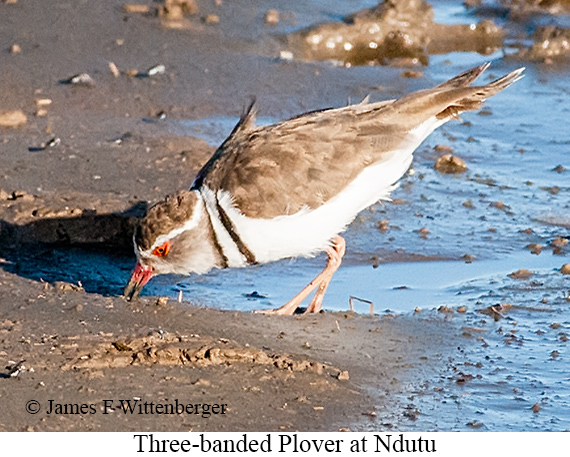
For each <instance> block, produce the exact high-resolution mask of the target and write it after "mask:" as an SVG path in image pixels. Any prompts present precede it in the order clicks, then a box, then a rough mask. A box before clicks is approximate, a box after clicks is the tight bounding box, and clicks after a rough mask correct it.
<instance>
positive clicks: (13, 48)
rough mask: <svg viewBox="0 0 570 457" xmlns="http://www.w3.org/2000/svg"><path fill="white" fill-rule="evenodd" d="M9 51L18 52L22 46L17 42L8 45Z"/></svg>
mask: <svg viewBox="0 0 570 457" xmlns="http://www.w3.org/2000/svg"><path fill="white" fill-rule="evenodd" d="M10 52H11V53H12V54H20V53H21V52H22V48H21V47H20V45H19V44H16V43H14V44H13V45H12V46H10Z"/></svg>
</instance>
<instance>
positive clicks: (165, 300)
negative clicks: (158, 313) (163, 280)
mask: <svg viewBox="0 0 570 457" xmlns="http://www.w3.org/2000/svg"><path fill="white" fill-rule="evenodd" d="M167 303H168V297H158V299H157V300H156V306H166V304H167Z"/></svg>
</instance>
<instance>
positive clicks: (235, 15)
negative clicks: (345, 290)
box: [0, 0, 563, 431]
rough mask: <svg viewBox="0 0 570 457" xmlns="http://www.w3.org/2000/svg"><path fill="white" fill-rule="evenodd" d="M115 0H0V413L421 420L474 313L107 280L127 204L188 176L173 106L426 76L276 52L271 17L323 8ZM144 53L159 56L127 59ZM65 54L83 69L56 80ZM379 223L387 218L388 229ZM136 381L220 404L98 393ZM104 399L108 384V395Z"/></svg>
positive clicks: (306, 105)
mask: <svg viewBox="0 0 570 457" xmlns="http://www.w3.org/2000/svg"><path fill="white" fill-rule="evenodd" d="M123 3H124V2H122V1H113V2H106V3H105V4H99V3H95V4H94V3H93V2H82V3H81V5H80V6H79V5H77V2H71V1H66V0H56V1H54V2H52V5H51V7H50V8H49V9H48V8H45V7H43V6H42V5H41V2H40V1H39V0H36V1H27V2H24V1H19V2H16V3H15V4H6V3H0V17H2V18H3V19H2V21H3V26H2V28H1V29H0V37H1V38H2V39H1V40H0V41H1V42H2V43H7V44H8V48H6V49H2V50H0V67H1V68H2V78H1V79H0V93H1V94H2V95H1V96H0V110H2V111H6V110H22V111H23V113H24V114H25V115H26V118H27V120H26V122H25V124H24V125H21V126H19V127H15V128H4V127H2V128H0V161H1V165H0V189H2V191H0V229H1V232H0V237H1V238H0V240H1V245H0V246H1V248H0V249H1V250H0V262H1V263H0V267H1V268H0V340H1V343H0V361H1V362H2V371H0V405H2V408H3V410H4V411H7V412H8V414H5V415H4V417H3V418H2V419H0V430H2V431H26V430H34V431H52V430H54V431H55V430H62V431H63V430H106V431H112V430H139V431H140V430H176V431H187V430H205V431H223V430H227V431H241V430H257V431H259V430H264V431H279V430H325V431H328V430H339V429H343V430H346V429H349V430H389V429H393V428H396V429H402V430H405V429H413V428H414V424H415V423H416V422H418V417H421V416H422V415H424V416H427V417H429V420H427V421H426V422H422V421H421V420H420V421H419V422H421V423H422V424H423V425H422V426H421V427H425V428H429V429H430V430H437V429H439V425H438V419H437V417H430V411H432V410H434V409H435V406H434V405H439V404H442V403H445V402H448V403H449V404H451V403H452V399H453V398H454V397H456V391H455V390H454V389H456V388H457V386H460V387H459V388H462V386H463V385H469V381H470V380H471V379H472V378H469V376H472V375H469V376H467V375H466V373H467V372H470V370H471V368H465V367H470V366H471V365H469V363H471V362H470V361H471V360H474V356H473V357H472V356H466V355H465V354H466V351H467V353H469V351H471V354H473V353H475V354H478V355H479V354H480V352H479V348H480V347H481V346H482V344H483V343H484V341H483V342H482V341H481V333H485V332H489V333H492V334H494V333H495V331H496V329H495V328H494V327H492V325H493V323H492V322H493V321H492V319H488V321H484V322H482V320H481V317H480V316H479V315H474V314H467V315H465V314H463V313H458V312H457V310H456V309H453V307H450V308H448V309H442V310H441V311H425V310H424V311H423V312H421V313H415V314H411V313H404V314H400V313H398V314H393V313H391V312H384V309H386V308H392V306H391V304H390V303H383V304H382V305H381V309H379V310H376V312H377V313H378V312H379V313H380V315H378V314H377V315H375V316H367V315H366V314H362V315H359V314H353V313H349V312H341V311H339V312H326V313H324V314H320V315H317V316H309V317H306V316H294V317H290V318H289V317H287V318H279V317H270V316H261V315H255V314H251V313H249V312H239V311H227V310H226V311H223V310H218V309H213V308H209V307H201V306H199V305H200V304H201V300H200V297H194V296H191V294H185V295H184V299H185V300H187V301H185V302H184V303H178V302H177V301H176V300H174V299H172V298H171V299H169V300H168V301H167V302H166V304H164V303H163V302H160V303H157V298H156V297H151V296H147V297H142V298H141V300H140V301H139V302H137V303H134V304H132V303H128V302H126V301H125V300H124V299H123V298H122V297H121V296H120V294H121V291H122V287H123V286H124V284H125V282H126V281H127V279H128V276H129V273H130V269H131V268H132V265H133V262H134V257H133V255H132V246H131V241H130V233H131V230H132V226H133V224H134V223H136V218H137V217H138V216H140V215H141V214H143V213H144V211H145V209H146V207H147V205H148V204H150V203H152V202H154V201H156V200H157V199H159V198H161V197H163V196H164V195H165V194H166V193H169V192H173V191H175V190H177V189H181V188H186V187H188V186H189V184H190V183H191V182H192V179H193V177H194V174H195V173H196V171H197V170H198V169H199V168H200V166H201V165H202V164H203V163H204V161H205V160H207V158H208V157H209V156H210V155H211V154H212V152H213V151H214V149H215V146H214V145H213V144H212V143H211V142H208V141H204V139H202V138H199V136H200V135H196V136H195V137H192V136H181V135H180V130H178V129H177V128H176V126H177V125H178V124H180V123H183V122H186V121H188V120H190V121H192V120H199V119H203V118H216V117H219V116H233V117H237V116H239V114H240V112H241V110H242V108H243V107H244V106H245V105H246V104H247V103H248V102H249V100H250V99H251V97H252V96H255V97H256V98H257V100H258V107H259V111H260V116H266V117H270V118H272V119H283V118H286V117H289V116H293V115H296V114H299V113H302V112H304V111H307V110H313V109H318V108H324V107H329V106H341V105H343V104H345V103H346V101H347V99H351V100H357V99H362V98H364V97H365V96H366V95H368V94H369V93H372V95H373V97H375V98H376V99H382V98H393V97H397V96H401V95H403V94H404V93H408V92H410V91H412V90H416V89H419V88H422V87H427V86H429V85H432V82H433V81H430V80H427V78H422V77H421V76H422V73H421V72H422V69H423V68H424V67H417V66H415V64H414V66H413V69H414V70H413V72H412V73H409V72H408V73H405V71H404V70H403V69H402V67H398V66H387V67H369V66H362V67H352V68H343V67H339V66H333V65H330V64H328V63H322V62H309V61H300V60H292V61H290V60H288V59H287V58H285V59H283V58H279V56H280V55H281V57H287V55H285V56H283V55H282V54H280V53H281V51H283V50H285V51H287V50H288V48H287V47H286V45H285V44H284V43H285V42H284V41H283V39H281V38H279V36H280V35H283V34H286V33H288V32H290V31H291V29H295V28H302V27H304V24H303V21H309V23H308V24H307V26H308V25H310V24H311V22H310V21H311V20H315V21H322V22H324V21H325V20H327V19H330V17H329V16H330V15H327V14H324V13H323V12H315V13H314V16H313V17H311V19H310V20H309V19H307V16H303V14H302V13H303V11H298V12H296V14H291V13H295V12H281V13H282V14H281V15H280V21H279V23H278V24H277V25H271V24H267V23H266V19H265V17H266V16H265V14H266V11H267V10H269V9H271V8H275V7H278V6H279V4H278V2H262V1H258V2H241V1H233V0H232V1H227V2H223V3H222V5H220V6H216V5H214V3H213V2H212V3H207V2H197V5H198V13H197V14H195V15H189V16H186V17H185V19H184V21H183V22H181V23H180V24H179V25H176V24H174V25H173V24H166V26H165V24H164V23H163V22H161V21H162V20H161V19H160V18H159V17H156V16H154V15H152V14H148V15H145V14H139V13H126V12H124V11H123V9H122V8H121V7H122V4H123ZM361 3H362V4H361V5H360V4H359V7H360V6H361V7H362V8H367V7H371V6H373V2H372V4H370V3H371V2H361ZM148 4H149V5H150V6H151V7H155V6H156V4H154V3H150V2H148ZM300 8H302V7H300ZM331 8H332V7H331ZM335 8H341V7H338V6H337V7H335ZM350 12H351V11H341V10H335V14H338V15H339V16H343V15H346V14H348V13H350ZM283 13H286V14H283ZM212 14H215V15H217V16H218V17H219V20H220V22H219V23H216V22H215V20H214V19H213V17H212V16H208V15H212ZM208 17H209V19H208V20H207V19H206V18H208ZM236 37H237V38H236ZM14 45H17V46H18V47H14ZM109 62H113V63H114V64H115V66H116V67H117V68H118V70H119V72H120V74H119V75H118V76H115V75H114V74H113V71H112V70H111V68H110V67H109ZM399 63H402V62H399ZM408 63H409V62H408ZM159 64H161V65H164V67H165V71H164V73H161V72H160V71H158V74H154V75H150V76H149V75H148V74H147V73H146V72H148V70H149V69H153V68H154V69H155V71H156V69H157V68H158V67H156V66H157V65H159ZM405 64H406V65H407V63H405ZM405 68H408V67H405ZM83 72H85V73H87V74H89V75H90V77H91V78H92V79H93V81H94V82H93V84H83V85H74V84H62V83H61V82H62V81H65V80H67V79H69V78H71V77H72V76H74V75H78V74H81V73H83ZM414 72H415V73H414ZM150 73H153V72H152V71H151V72H150ZM402 75H403V76H404V77H402ZM412 75H415V76H420V77H419V78H416V77H410V76H412ZM45 99H49V100H51V102H50V103H47V102H42V101H40V100H45ZM40 110H44V111H43V112H42V111H40ZM165 116H166V119H164V117H165ZM178 121H179V122H178ZM485 121H488V119H485V118H484V117H482V118H480V119H477V122H479V123H483V122H485ZM430 154H431V152H425V151H424V153H422V154H420V160H422V161H425V160H427V159H430V160H431V157H430ZM468 166H470V167H471V166H472V164H471V163H469V164H468ZM489 187H491V186H489ZM407 189H409V188H407V187H405V186H404V193H403V194H402V195H401V196H406V195H407V194H406V192H407ZM411 197H414V198H415V197H418V198H415V201H417V202H418V201H421V198H419V196H417V195H416V196H413V195H412V196H411ZM552 198H554V196H553V197H552ZM461 201H463V200H461ZM396 203H402V202H398V201H397V202H396ZM458 204H459V203H458ZM392 208H395V209H394V214H391V216H390V217H393V218H394V219H395V218H396V217H397V215H398V214H400V213H402V212H406V211H407V212H409V211H410V207H409V206H406V204H405V203H404V205H400V206H398V205H393V206H392ZM415 208H416V207H413V208H412V210H414V211H415ZM485 211H486V210H485ZM480 212H484V210H482V209H480V210H479V212H477V213H476V214H477V215H478V216H479V215H480ZM416 213H417V212H416ZM500 214H503V212H502V213H500ZM417 219H418V221H419V218H417ZM359 223H360V224H362V219H359V220H357V221H356V223H355V224H359ZM392 223H393V222H392ZM418 223H419V222H418ZM508 223H509V222H508V221H507V222H505V224H508ZM499 227H500V226H499ZM557 227H558V228H557V230H558V231H560V228H559V227H561V225H560V224H559V225H558V226H557ZM419 228H421V227H416V226H414V228H413V229H414V230H416V229H419ZM433 230H434V228H432V231H433ZM349 233H351V232H350V231H349ZM352 233H356V234H358V225H357V226H356V228H355V229H354V230H353V231H352ZM388 234H389V235H390V236H395V237H396V241H398V238H401V237H403V236H405V234H404V235H399V233H398V232H397V230H396V229H394V227H391V228H390V230H389V233H388ZM352 236H353V237H354V238H355V239H354V240H353V241H354V245H355V246H356V248H355V249H354V254H352V257H351V256H350V255H349V256H348V259H347V262H348V264H350V263H351V262H352V263H356V264H362V263H374V262H377V261H378V258H377V257H378V255H379V254H378V252H377V251H373V252H370V250H369V249H367V246H368V244H370V243H372V244H373V242H372V241H370V240H369V239H368V238H366V239H364V241H363V239H362V237H361V238H358V237H357V236H355V235H352ZM408 236H409V234H408ZM416 236H417V237H418V238H419V236H418V235H417V234H416ZM544 236H545V238H547V239H550V238H554V236H553V233H548V234H547V235H544ZM348 237H349V240H350V237H351V235H350V234H349V235H348ZM431 237H432V238H436V237H435V236H434V235H431ZM521 238H522V235H517V237H515V240H516V241H517V242H519V241H520V239H521ZM436 239H437V238H436ZM525 239H526V238H525ZM382 240H383V241H382V243H383V248H382V250H381V257H382V261H401V260H410V259H417V258H422V259H426V260H433V259H440V258H445V259H447V258H455V259H457V258H459V257H460V256H459V255H457V250H453V249H452V250H449V251H446V250H443V252H444V254H443V255H440V256H438V254H437V252H434V251H437V248H438V244H437V243H436V245H435V247H434V246H433V245H432V247H431V250H430V247H429V246H427V247H426V250H423V249H422V248H423V247H424V246H423V244H420V246H419V247H418V249H416V250H415V251H411V252H410V251H404V252H400V251H398V250H392V251H390V247H386V245H387V244H389V242H388V241H387V238H383V239H382ZM390 243H391V242H390ZM420 243H422V241H420ZM426 244H427V243H426ZM442 244H443V243H442ZM483 251H484V250H483ZM461 254H464V252H461ZM372 257H375V258H376V260H374V259H373V258H372ZM560 263H561V264H562V263H563V262H562V259H561V262H560ZM293 293H294V291H293V292H292V294H293ZM224 297H225V298H223V300H227V297H226V296H224ZM490 300H492V299H490ZM485 304H487V303H486V302H485ZM216 305H217V306H219V307H220V308H222V309H224V308H225V309H232V308H233V304H232V303H217V304H216ZM347 305H348V304H346V306H347ZM325 306H327V305H326V304H325ZM343 306H344V304H343V303H335V304H334V306H333V307H332V308H333V309H342V308H343ZM329 309H330V308H329ZM450 311H455V312H450ZM559 332H560V331H559ZM474 348H477V349H474ZM481 357H484V355H482V356H481ZM458 361H460V362H458ZM473 363H475V362H473ZM460 364H461V365H462V366H463V367H460V366H459V365H460ZM475 379H476V378H475ZM450 386H451V387H450ZM446 391H447V392H448V393H447V394H446ZM427 392H430V395H425V394H426V393H427ZM139 398H140V399H141V400H140V401H148V402H151V401H152V402H155V403H168V402H173V401H174V400H175V399H177V400H179V401H180V402H182V403H188V404H190V403H192V404H196V403H200V404H204V403H206V404H227V411H226V414H214V415H212V416H210V417H207V418H204V417H201V416H199V415H195V414H192V415H190V414H182V415H157V414H154V415H150V414H149V415H130V414H124V413H122V412H121V410H120V409H119V408H118V407H117V403H116V402H117V401H119V400H121V399H123V400H128V399H131V400H133V401H135V400H136V399H139ZM30 400H37V401H38V402H39V403H40V405H41V410H40V412H38V413H37V414H29V413H27V412H26V409H25V407H26V403H27V402H28V401H30ZM50 400H53V401H54V402H55V403H68V404H77V405H80V404H87V405H88V406H89V405H94V408H95V409H94V411H95V413H91V409H90V408H89V407H88V408H87V410H88V411H87V412H84V413H81V414H47V408H48V407H49V404H50V403H49V401H50ZM104 400H113V401H114V403H113V404H112V406H111V408H106V406H105V404H104ZM528 401H530V400H528ZM530 406H532V404H531V405H530ZM525 411H526V412H528V415H529V417H532V416H533V414H535V413H533V412H532V411H531V410H530V408H526V407H525ZM105 413H107V414H105ZM444 422H445V421H444ZM468 423H471V424H472V425H470V426H468V427H469V428H474V429H476V428H479V427H478V426H477V424H478V422H477V420H476V416H473V415H470V416H469V417H465V418H464V419H463V418H462V419H461V426H463V427H465V426H466V424H468ZM445 427H446V428H447V429H451V428H453V426H450V425H449V424H446V425H445Z"/></svg>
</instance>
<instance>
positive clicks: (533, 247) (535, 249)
mask: <svg viewBox="0 0 570 457" xmlns="http://www.w3.org/2000/svg"><path fill="white" fill-rule="evenodd" d="M526 248H527V249H528V250H529V251H530V253H531V254H535V255H538V254H540V253H541V252H542V245H540V244H537V243H531V244H528V245H527V246H526Z"/></svg>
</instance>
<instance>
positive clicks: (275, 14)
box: [265, 10, 279, 25]
mask: <svg viewBox="0 0 570 457" xmlns="http://www.w3.org/2000/svg"><path fill="white" fill-rule="evenodd" d="M265 23H266V24H269V25H275V24H278V23H279V11H277V10H269V11H267V13H265Z"/></svg>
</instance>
